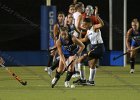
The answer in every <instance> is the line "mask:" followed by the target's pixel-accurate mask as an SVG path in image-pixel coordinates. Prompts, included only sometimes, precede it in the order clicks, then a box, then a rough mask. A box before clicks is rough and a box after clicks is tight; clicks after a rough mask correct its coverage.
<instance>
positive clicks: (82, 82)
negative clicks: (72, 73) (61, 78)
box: [73, 79, 86, 85]
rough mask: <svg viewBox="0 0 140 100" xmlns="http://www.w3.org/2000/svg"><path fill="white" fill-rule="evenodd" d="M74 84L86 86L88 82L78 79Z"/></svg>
mask: <svg viewBox="0 0 140 100" xmlns="http://www.w3.org/2000/svg"><path fill="white" fill-rule="evenodd" d="M73 84H77V85H85V84H86V80H82V79H78V80H76V81H73Z"/></svg>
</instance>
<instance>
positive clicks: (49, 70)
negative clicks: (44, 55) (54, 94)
mask: <svg viewBox="0 0 140 100" xmlns="http://www.w3.org/2000/svg"><path fill="white" fill-rule="evenodd" d="M47 70H48V75H49V76H50V77H52V70H51V67H48V69H47Z"/></svg>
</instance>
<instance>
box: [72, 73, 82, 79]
mask: <svg viewBox="0 0 140 100" xmlns="http://www.w3.org/2000/svg"><path fill="white" fill-rule="evenodd" d="M77 77H80V75H79V74H77V73H76V74H73V75H72V78H77Z"/></svg>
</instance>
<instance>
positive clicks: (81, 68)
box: [73, 56, 86, 85]
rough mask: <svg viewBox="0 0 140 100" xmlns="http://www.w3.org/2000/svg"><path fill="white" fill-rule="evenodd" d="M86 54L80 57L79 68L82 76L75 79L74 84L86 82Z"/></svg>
mask: <svg viewBox="0 0 140 100" xmlns="http://www.w3.org/2000/svg"><path fill="white" fill-rule="evenodd" d="M85 58H86V56H80V58H79V59H78V68H79V71H80V78H79V79H78V80H76V81H73V83H74V84H77V85H84V84H86V78H85V66H84V64H83V63H82V62H83V61H84V60H85Z"/></svg>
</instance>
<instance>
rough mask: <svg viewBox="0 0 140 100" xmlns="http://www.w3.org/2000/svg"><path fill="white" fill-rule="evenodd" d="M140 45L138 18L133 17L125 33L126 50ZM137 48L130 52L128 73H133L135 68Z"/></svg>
mask: <svg viewBox="0 0 140 100" xmlns="http://www.w3.org/2000/svg"><path fill="white" fill-rule="evenodd" d="M138 46H140V31H139V21H138V19H133V20H132V22H131V28H130V29H129V30H128V31H127V33H126V47H127V50H128V51H131V50H133V49H134V48H136V47H138ZM136 55H137V50H133V51H131V52H130V67H131V69H130V73H134V69H135V58H136Z"/></svg>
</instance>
